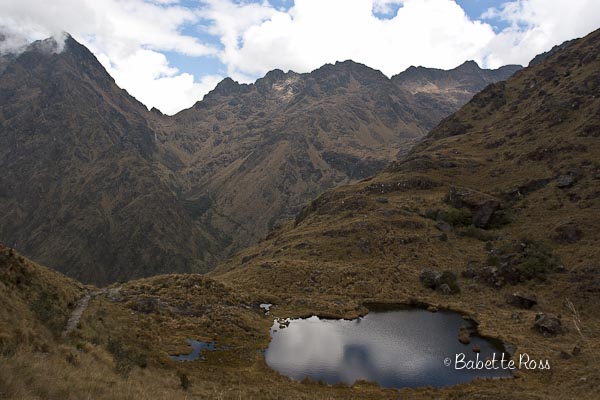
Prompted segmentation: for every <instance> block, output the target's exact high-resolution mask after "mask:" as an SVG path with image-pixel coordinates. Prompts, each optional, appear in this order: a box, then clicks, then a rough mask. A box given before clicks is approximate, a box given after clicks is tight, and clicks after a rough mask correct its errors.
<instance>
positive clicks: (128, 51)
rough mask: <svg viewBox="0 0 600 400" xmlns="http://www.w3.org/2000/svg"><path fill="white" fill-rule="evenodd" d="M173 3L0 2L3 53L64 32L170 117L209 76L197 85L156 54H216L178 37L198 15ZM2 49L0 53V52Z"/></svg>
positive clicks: (189, 102) (159, 0)
mask: <svg viewBox="0 0 600 400" xmlns="http://www.w3.org/2000/svg"><path fill="white" fill-rule="evenodd" d="M178 3H179V2H178V1H175V0H148V1H143V0H53V2H52V4H46V5H42V4H40V1H39V0H2V2H0V27H1V28H2V31H4V32H8V34H9V35H8V36H9V41H7V42H6V43H4V45H3V47H4V49H3V50H7V47H12V49H15V48H18V47H20V46H22V45H23V44H24V43H27V42H31V41H33V40H37V39H44V38H46V37H48V36H58V35H60V34H61V33H62V32H63V31H67V32H69V33H70V34H71V35H73V37H74V38H75V39H77V40H78V41H80V42H82V43H83V44H84V45H86V46H87V47H88V48H89V49H90V50H91V51H92V52H93V53H94V54H96V55H97V56H98V57H99V58H100V59H101V61H102V63H103V65H104V66H105V67H106V68H107V69H108V70H109V72H110V73H111V75H113V77H114V78H115V80H116V82H117V83H118V84H119V85H120V86H121V87H123V88H125V89H127V90H128V91H129V92H130V93H131V94H132V95H133V96H135V97H136V98H138V99H139V100H140V101H142V102H143V103H144V104H146V105H147V106H149V107H152V106H154V107H157V108H159V109H161V110H162V111H163V112H166V113H173V112H175V111H178V110H180V109H181V108H184V107H189V106H191V105H192V104H193V103H194V102H195V101H197V100H199V99H200V98H201V97H202V95H203V94H204V93H205V92H206V91H208V90H209V89H211V87H208V86H210V84H211V83H212V82H213V81H214V80H215V77H214V76H211V75H209V76H206V77H204V78H202V79H201V80H200V83H197V82H194V76H193V75H190V74H185V73H179V71H177V70H176V69H174V68H171V67H169V64H168V61H167V59H166V58H165V57H164V55H162V54H161V53H159V51H174V52H178V53H181V54H185V55H189V56H205V55H214V54H216V53H217V49H216V48H214V47H213V46H209V45H206V44H204V43H202V42H201V41H199V40H198V39H197V38H195V37H193V36H189V35H185V34H182V33H181V32H180V31H181V28H182V27H183V26H185V25H186V24H195V23H197V22H198V20H199V19H200V16H199V14H198V10H191V9H188V8H185V7H182V6H180V5H179V4H178ZM0 50H2V49H0Z"/></svg>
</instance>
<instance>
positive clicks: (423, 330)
mask: <svg viewBox="0 0 600 400" xmlns="http://www.w3.org/2000/svg"><path fill="white" fill-rule="evenodd" d="M288 323H289V325H288V326H287V327H285V328H284V329H282V328H281V327H280V326H284V325H287V324H288ZM284 325H280V322H278V321H275V323H274V325H273V327H272V328H271V337H272V338H271V342H270V344H269V346H268V348H267V350H266V352H265V358H266V362H267V364H268V365H269V366H270V367H271V368H273V369H275V370H276V371H279V372H280V373H282V374H283V375H286V376H288V377H290V378H292V379H295V380H302V379H304V378H306V377H308V378H311V379H313V380H316V381H319V380H320V381H324V382H327V383H329V384H335V383H338V382H345V383H347V384H352V383H354V382H355V381H356V380H358V379H365V380H369V381H374V382H377V383H379V385H380V386H382V387H385V388H403V387H420V386H433V387H444V386H450V385H455V384H458V383H464V382H469V381H471V380H473V379H475V378H478V377H481V378H493V377H510V376H511V375H512V372H511V371H510V370H508V369H506V368H501V364H500V363H499V362H498V363H496V364H494V366H496V367H499V368H498V369H486V368H482V369H475V368H472V369H467V367H465V368H462V369H458V368H455V367H460V366H465V365H466V364H464V363H461V362H460V357H461V354H464V359H463V361H464V362H467V361H468V360H474V361H475V360H481V361H482V362H483V363H484V362H485V360H486V359H487V358H488V357H490V358H491V357H492V356H494V353H495V359H496V360H499V359H501V357H502V355H503V354H504V349H503V347H502V345H501V344H500V343H499V342H495V341H491V340H487V339H484V338H481V337H478V336H476V335H471V337H470V343H469V344H463V343H461V342H459V340H458V336H459V331H460V329H461V327H462V328H463V329H465V327H469V328H470V329H471V330H472V331H473V332H474V329H473V328H474V324H473V323H471V322H469V321H467V320H465V319H464V318H463V317H462V316H461V315H460V314H458V313H455V312H450V311H438V312H429V311H426V310H421V309H408V310H395V311H377V312H370V313H368V314H367V315H366V316H364V317H362V318H359V319H355V320H330V319H319V318H317V317H311V318H307V319H294V320H287V322H285V323H284ZM474 350H475V351H474ZM476 351H479V352H476ZM457 355H458V356H457ZM457 357H458V359H459V362H458V363H456V361H457ZM504 357H505V359H508V358H509V357H508V355H506V354H504ZM448 361H450V363H449V364H450V365H449V366H446V365H445V362H446V364H448Z"/></svg>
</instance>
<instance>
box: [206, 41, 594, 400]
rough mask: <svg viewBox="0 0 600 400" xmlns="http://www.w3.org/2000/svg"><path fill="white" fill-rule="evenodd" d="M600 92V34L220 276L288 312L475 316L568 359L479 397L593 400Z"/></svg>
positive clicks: (487, 100)
mask: <svg viewBox="0 0 600 400" xmlns="http://www.w3.org/2000/svg"><path fill="white" fill-rule="evenodd" d="M599 89H600V31H596V32H594V33H592V34H590V35H589V36H587V37H585V38H583V39H580V40H577V41H575V42H573V43H571V44H569V45H568V46H564V47H562V48H559V49H557V50H556V51H555V52H554V53H553V54H550V55H548V57H547V58H546V59H545V60H542V61H541V62H540V63H539V64H535V65H533V66H531V67H529V68H526V69H523V70H521V71H519V72H517V73H516V74H515V75H514V76H513V77H511V78H510V79H508V80H507V81H503V82H498V83H495V84H492V85H490V86H488V87H487V88H486V89H484V90H483V91H482V92H480V93H478V94H477V95H475V96H474V97H473V99H472V100H470V101H469V103H468V104H466V105H465V106H464V107H462V108H461V109H460V110H459V111H458V112H457V113H455V114H453V115H451V116H449V117H447V118H445V119H444V120H443V121H442V122H441V123H440V124H439V125H438V126H437V127H435V128H434V129H433V130H432V131H431V132H430V133H429V134H428V135H427V136H426V137H425V138H424V140H423V141H421V142H420V143H419V144H418V145H417V146H416V147H414V148H413V149H412V150H411V151H410V153H409V154H407V155H405V156H403V157H402V158H401V159H399V160H397V161H396V162H394V163H392V164H391V165H390V166H389V167H387V168H386V169H385V170H384V171H383V172H381V173H378V174H376V175H375V176H373V177H370V178H366V179H363V180H362V181H360V182H358V183H354V184H351V185H344V186H341V187H339V188H337V189H335V190H332V191H327V192H325V193H324V194H322V195H321V196H319V197H318V198H317V199H315V200H314V201H312V202H311V204H310V205H308V206H307V207H305V208H304V209H303V210H302V212H301V213H300V214H299V215H298V216H297V218H296V219H295V221H294V222H290V223H288V224H286V225H285V226H283V227H281V228H280V229H278V230H276V231H274V232H273V233H271V234H270V236H269V238H267V240H264V241H262V242H261V243H259V244H258V245H256V246H253V247H250V248H248V249H246V250H244V251H241V252H240V253H239V254H238V255H236V256H235V257H232V258H231V259H230V260H228V261H227V262H225V263H223V264H222V265H220V266H219V267H218V268H217V269H216V270H215V271H214V272H212V273H211V274H210V276H211V277H212V278H213V279H217V280H219V281H221V282H223V283H224V284H226V285H228V286H229V287H232V288H237V289H239V290H244V291H245V293H247V294H248V295H250V296H252V297H254V298H257V299H265V300H268V302H269V303H273V304H275V305H277V310H278V315H285V316H288V317H293V316H303V315H327V316H337V317H348V316H352V315H355V314H356V312H357V311H358V310H361V309H362V308H361V307H363V305H364V304H365V303H391V304H398V303H400V304H415V303H416V304H426V305H430V306H432V309H438V308H440V309H446V308H449V309H454V310H461V312H463V313H466V314H468V315H472V316H473V317H474V318H475V319H476V320H477V321H479V323H480V328H481V329H482V330H483V332H485V335H488V336H492V337H496V338H500V340H502V341H505V342H508V343H510V344H512V345H514V346H515V347H516V349H517V353H518V354H528V356H529V357H534V358H536V359H543V360H549V362H550V364H551V365H552V368H553V373H552V380H548V379H547V377H545V376H544V373H541V372H540V371H539V370H536V371H535V372H533V371H527V370H524V369H523V368H521V369H520V370H519V371H518V372H517V374H518V375H517V376H518V377H519V379H515V380H514V381H513V382H511V383H510V385H509V386H507V384H505V383H499V382H498V381H496V382H494V383H489V384H488V383H486V384H485V385H478V386H476V387H475V386H471V389H468V392H469V393H470V394H471V395H472V396H473V397H494V398H495V397H498V396H499V395H500V397H503V398H528V397H531V394H532V393H546V395H547V396H549V397H552V398H568V397H582V398H585V397H588V396H589V393H592V392H594V390H595V389H594V384H593V383H591V381H594V380H596V381H597V379H598V372H597V371H595V370H594V369H593V367H589V364H588V362H589V360H591V359H595V358H596V357H597V355H598V346H597V345H598V343H597V342H598V341H597V338H596V334H595V333H594V332H595V331H596V329H597V328H598V327H599V326H600V318H599V316H598V313H597V310H596V309H597V304H598V301H599V300H600V297H599V296H600V269H599V268H598V266H597V265H598V262H597V260H598V257H600V248H599V247H598V241H599V240H600V213H599V211H600V190H599V180H600V164H599V163H598V160H600V142H599V141H598V137H599V135H600V112H599V110H600V97H599V96H598V90H599ZM524 298H525V299H533V300H534V302H533V303H531V302H530V303H529V304H524V300H523V299H524ZM534 303H535V304H537V305H535V306H534V308H533V309H529V308H530V307H531V305H532V304H534ZM542 320H552V324H551V325H546V324H543V323H540V321H542ZM580 349H585V350H584V352H585V353H586V355H585V356H584V357H579V356H577V354H579V350H580ZM571 354H575V355H576V356H572V355H571ZM588 357H589V358H588ZM566 359H569V361H565V360H566ZM582 376H587V377H588V378H586V379H581V377H582ZM592 377H593V378H592ZM508 388H510V389H508ZM507 390H509V391H510V392H507ZM436 397H437V396H436ZM448 397H450V394H448ZM458 397H461V396H458Z"/></svg>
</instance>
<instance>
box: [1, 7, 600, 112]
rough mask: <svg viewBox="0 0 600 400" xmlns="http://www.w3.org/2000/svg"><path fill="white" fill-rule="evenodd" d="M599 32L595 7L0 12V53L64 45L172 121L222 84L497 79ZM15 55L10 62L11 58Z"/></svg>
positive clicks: (42, 9)
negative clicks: (276, 77) (89, 55)
mask: <svg viewBox="0 0 600 400" xmlns="http://www.w3.org/2000/svg"><path fill="white" fill-rule="evenodd" d="M599 27H600V1H598V0H504V1H498V0H53V3H52V7H40V6H39V0H2V1H0V30H2V31H3V32H4V33H5V34H6V35H7V37H9V39H10V40H7V41H5V42H3V43H0V52H2V51H9V50H10V51H15V50H16V51H18V49H19V48H22V46H23V45H25V44H26V43H27V42H30V41H33V40H37V39H43V38H46V37H48V36H55V37H62V32H64V31H66V32H68V33H70V34H71V35H72V36H73V37H74V38H75V39H76V40H78V41H80V42H81V43H83V44H84V45H86V46H87V47H88V48H89V49H90V50H91V51H92V52H93V53H94V54H95V55H96V57H97V58H98V60H99V61H100V62H101V63H102V65H103V66H104V67H105V68H106V70H107V71H108V72H109V73H110V74H111V75H112V76H113V77H114V78H115V81H116V82H117V84H118V85H119V86H121V87H122V88H124V89H126V90H127V91H128V92H129V93H130V94H132V95H133V96H135V97H136V98H137V99H138V100H140V101H141V102H143V103H144V104H146V105H147V106H148V107H157V108H158V109H160V110H161V111H163V112H166V113H168V114H173V113H175V112H177V111H180V110H182V109H184V108H187V107H190V106H192V105H193V104H194V103H195V102H196V101H198V100H200V99H202V97H203V96H204V95H205V94H206V93H207V92H208V91H210V90H211V89H213V88H214V86H215V85H216V84H217V83H218V82H219V81H220V80H222V79H223V78H225V77H226V76H229V77H232V78H233V79H235V80H237V81H239V82H253V81H254V80H256V79H257V78H259V77H261V76H263V75H264V74H265V73H267V72H268V71H269V70H272V69H275V68H279V69H282V70H284V71H287V70H294V71H296V72H310V71H312V70H314V69H316V68H318V67H320V66H322V65H323V64H325V63H333V62H336V61H344V60H347V59H352V60H354V61H356V62H361V63H363V64H366V65H368V66H370V67H372V68H376V69H379V70H380V71H382V72H383V73H384V74H386V75H387V76H392V75H395V74H398V73H400V72H402V71H403V70H405V69H406V68H408V67H409V66H411V65H417V66H418V65H421V66H426V67H434V68H443V69H449V68H453V67H456V66H457V65H460V64H462V63H463V62H464V61H466V60H475V61H476V62H477V63H478V64H479V65H480V66H482V67H486V68H497V67H500V66H502V65H506V64H523V65H526V64H527V63H528V62H529V60H531V58H533V57H534V56H535V55H537V54H539V53H541V52H543V51H547V50H549V49H550V48H551V47H552V46H554V45H556V44H560V43H562V42H563V41H565V40H569V39H573V38H575V37H581V36H584V35H586V34H588V33H589V32H591V31H593V30H595V29H598V28H599ZM11 47H12V50H11Z"/></svg>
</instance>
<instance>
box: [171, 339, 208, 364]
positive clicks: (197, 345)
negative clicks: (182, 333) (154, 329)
mask: <svg viewBox="0 0 600 400" xmlns="http://www.w3.org/2000/svg"><path fill="white" fill-rule="evenodd" d="M186 341H187V342H188V343H189V344H190V346H192V352H191V353H189V354H179V355H172V356H171V359H172V360H174V361H195V360H204V359H205V358H204V356H203V355H202V353H203V352H204V351H205V350H208V351H215V350H218V349H217V347H216V343H215V342H214V341H213V342H199V341H197V340H192V339H187V340H186Z"/></svg>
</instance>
